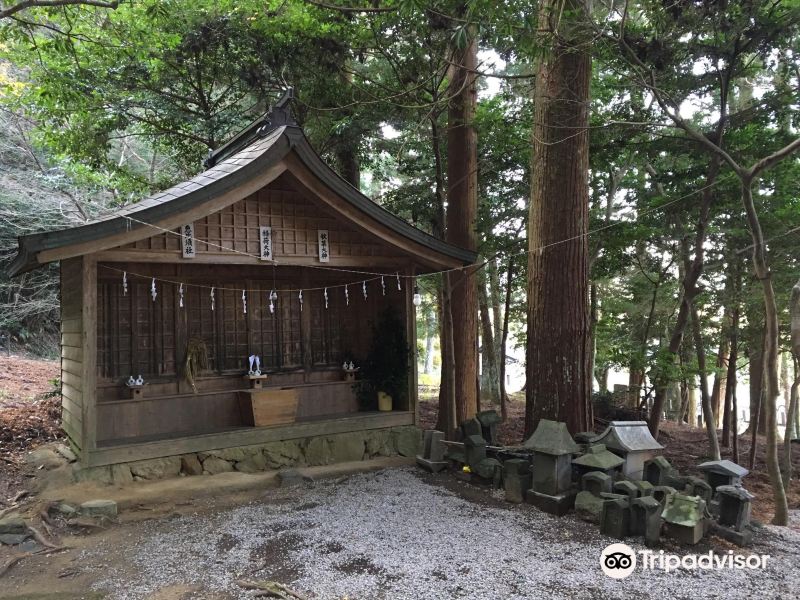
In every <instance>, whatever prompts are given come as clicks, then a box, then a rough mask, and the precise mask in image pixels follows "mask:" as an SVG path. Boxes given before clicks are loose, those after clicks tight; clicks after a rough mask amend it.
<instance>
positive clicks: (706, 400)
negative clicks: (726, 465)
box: [692, 304, 720, 460]
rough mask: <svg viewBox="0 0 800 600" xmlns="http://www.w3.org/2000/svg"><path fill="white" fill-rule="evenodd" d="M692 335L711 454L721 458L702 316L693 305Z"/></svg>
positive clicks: (715, 458) (716, 458)
mask: <svg viewBox="0 0 800 600" xmlns="http://www.w3.org/2000/svg"><path fill="white" fill-rule="evenodd" d="M692 337H693V338H694V346H695V352H697V367H698V370H699V371H700V398H701V402H702V407H703V420H704V421H705V425H706V435H707V436H708V446H709V450H710V451H711V452H710V456H711V458H712V459H713V460H719V459H720V455H719V442H718V440H717V418H716V416H715V415H714V410H713V408H712V406H711V395H710V394H709V393H708V377H707V375H708V373H707V371H706V350H705V346H704V344H703V334H702V332H701V329H700V317H699V316H698V314H697V307H696V306H695V305H694V304H693V305H692Z"/></svg>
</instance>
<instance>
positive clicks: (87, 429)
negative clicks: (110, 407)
mask: <svg viewBox="0 0 800 600" xmlns="http://www.w3.org/2000/svg"><path fill="white" fill-rule="evenodd" d="M63 284H64V282H62V285H63ZM81 297H82V299H83V306H82V308H81V338H82V339H81V346H82V349H83V373H82V375H81V383H82V391H83V394H82V396H83V402H82V417H83V430H82V437H83V444H82V445H81V450H82V456H81V459H82V462H83V464H84V465H88V461H89V452H91V451H92V450H94V449H95V448H97V259H96V258H95V257H94V256H93V255H88V256H84V257H82V268H81Z"/></svg>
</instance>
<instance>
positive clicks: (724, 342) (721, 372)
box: [711, 310, 730, 427]
mask: <svg viewBox="0 0 800 600" xmlns="http://www.w3.org/2000/svg"><path fill="white" fill-rule="evenodd" d="M727 313H728V311H727V310H726V311H725V314H724V315H723V317H722V326H721V327H720V332H719V337H720V341H719V350H718V351H717V365H716V371H715V372H714V385H713V386H712V388H711V410H713V411H714V417H715V418H716V419H717V422H716V424H715V426H716V427H720V426H721V425H722V418H723V414H722V413H723V411H722V399H723V398H724V397H725V387H726V385H727V382H728V370H727V369H726V366H727V365H728V360H729V356H730V347H729V346H728V336H727V333H726V330H727V328H728V324H729V323H730V315H729V314H727Z"/></svg>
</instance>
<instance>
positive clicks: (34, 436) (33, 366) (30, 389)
mask: <svg viewBox="0 0 800 600" xmlns="http://www.w3.org/2000/svg"><path fill="white" fill-rule="evenodd" d="M59 376H60V365H59V363H58V362H57V361H45V360H34V359H29V358H24V357H20V356H14V355H12V356H7V355H5V354H0V502H1V501H2V500H3V499H6V498H8V497H9V496H12V495H13V494H15V493H16V492H17V491H19V489H20V487H21V486H24V482H25V477H24V476H23V475H22V473H21V472H20V469H19V463H20V459H21V455H22V453H24V452H26V451H28V450H31V449H33V448H35V447H36V446H39V445H40V444H43V443H45V442H50V441H53V440H56V439H59V438H60V437H62V435H63V434H62V433H61V430H60V428H59V420H60V418H61V407H60V403H61V401H60V399H59V398H58V397H57V396H50V397H46V396H47V394H48V393H49V392H52V391H53V389H54V385H53V383H52V381H53V380H54V379H56V378H57V377H59ZM0 508H2V503H0Z"/></svg>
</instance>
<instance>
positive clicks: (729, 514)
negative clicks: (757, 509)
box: [713, 485, 753, 546]
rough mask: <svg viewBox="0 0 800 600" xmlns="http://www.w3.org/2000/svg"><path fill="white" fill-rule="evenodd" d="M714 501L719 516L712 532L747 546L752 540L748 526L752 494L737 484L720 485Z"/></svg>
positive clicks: (751, 533)
mask: <svg viewBox="0 0 800 600" xmlns="http://www.w3.org/2000/svg"><path fill="white" fill-rule="evenodd" d="M715 501H716V504H717V506H718V511H719V516H718V518H717V521H716V523H715V524H714V526H713V528H714V533H716V534H717V535H718V536H720V537H721V538H724V539H726V540H728V541H729V542H733V543H734V544H737V545H739V546H749V545H750V544H751V543H752V542H753V532H752V530H751V528H750V511H751V506H752V501H753V495H752V494H751V493H750V492H748V491H747V490H746V489H744V488H742V487H739V486H734V485H720V486H718V487H717V490H716V496H715Z"/></svg>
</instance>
